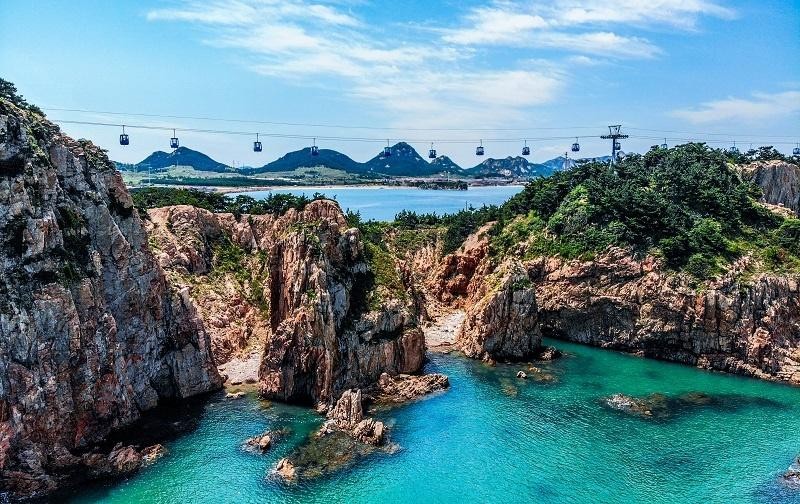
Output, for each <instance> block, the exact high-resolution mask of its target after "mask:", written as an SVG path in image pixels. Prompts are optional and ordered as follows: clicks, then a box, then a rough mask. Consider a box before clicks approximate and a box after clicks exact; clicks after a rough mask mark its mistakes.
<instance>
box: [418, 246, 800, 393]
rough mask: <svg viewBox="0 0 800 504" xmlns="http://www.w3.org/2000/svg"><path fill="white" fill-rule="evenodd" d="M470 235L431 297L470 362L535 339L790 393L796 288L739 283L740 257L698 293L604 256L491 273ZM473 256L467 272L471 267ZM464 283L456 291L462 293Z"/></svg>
mask: <svg viewBox="0 0 800 504" xmlns="http://www.w3.org/2000/svg"><path fill="white" fill-rule="evenodd" d="M482 250H488V243H487V242H486V239H485V238H484V239H483V240H481V239H480V238H478V237H477V236H473V237H472V238H471V239H470V240H469V241H468V246H466V247H464V249H462V250H459V251H458V252H456V253H455V254H452V255H450V256H447V257H445V258H443V259H442V261H441V266H440V267H439V269H438V270H437V275H436V281H435V282H433V283H432V284H431V285H429V288H430V289H431V290H432V291H433V293H434V297H436V298H438V299H441V300H442V301H444V302H445V303H446V304H448V305H449V306H450V308H451V309H452V308H463V309H464V310H465V319H464V324H463V326H462V327H461V329H460V330H459V332H458V334H457V339H456V344H457V345H458V346H459V347H460V348H461V350H462V351H464V353H465V354H466V355H468V356H470V357H474V358H481V359H503V360H516V359H523V358H528V357H529V356H531V355H532V354H535V353H536V352H537V351H538V347H539V345H540V342H541V335H542V334H544V335H545V336H552V337H556V338H561V339H567V340H571V341H576V342H580V343H586V344H590V345H596V346H601V347H605V348H614V349H618V350H624V351H628V352H634V353H637V354H640V355H643V356H647V357H652V358H658V359H664V360H670V361H675V362H681V363H685V364H689V365H693V366H699V367H703V368H709V369H716V370H720V371H727V372H731V373H737V374H744V375H750V376H755V377H759V378H763V379H769V380H777V381H787V382H790V383H794V384H800V290H798V285H800V279H799V278H798V277H797V276H796V275H795V276H792V275H784V276H780V275H761V276H759V277H757V278H755V279H753V280H750V281H748V282H747V283H742V282H741V281H740V280H739V279H738V278H740V273H741V272H742V271H743V270H744V268H745V267H746V263H747V261H748V259H747V258H743V259H741V260H740V261H737V263H735V264H733V265H732V266H731V268H730V271H729V273H728V274H727V275H726V276H724V277H722V278H720V279H717V280H714V281H711V282H706V283H704V284H703V285H701V286H700V287H699V288H698V287H697V286H693V285H692V284H691V281H690V279H689V278H688V277H686V276H684V275H676V274H675V273H672V272H669V271H664V270H662V269H661V267H660V265H659V264H658V262H657V261H656V260H655V258H653V257H645V258H644V259H641V260H637V259H634V258H633V257H631V255H630V254H629V253H628V252H627V251H625V250H622V249H610V250H608V251H607V252H606V253H605V254H602V255H600V256H599V257H597V258H596V259H595V260H593V261H565V260H563V259H559V258H539V259H536V260H532V261H522V260H519V259H516V258H514V257H510V258H505V259H503V260H502V261H501V260H498V259H495V261H497V262H499V265H497V266H493V264H492V258H490V257H488V256H487V255H486V254H485V253H484V254H481V253H480V251H482ZM478 257H480V259H479V260H478V262H477V265H476V264H475V260H476V258H478ZM459 279H464V281H466V285H463V283H462V281H461V280H459Z"/></svg>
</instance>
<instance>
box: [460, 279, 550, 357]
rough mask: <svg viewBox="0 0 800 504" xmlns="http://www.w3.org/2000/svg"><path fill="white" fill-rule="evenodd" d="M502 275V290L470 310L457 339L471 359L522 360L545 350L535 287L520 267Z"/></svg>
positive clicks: (474, 305) (498, 289)
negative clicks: (542, 347) (541, 347)
mask: <svg viewBox="0 0 800 504" xmlns="http://www.w3.org/2000/svg"><path fill="white" fill-rule="evenodd" d="M500 275H502V279H501V283H500V286H499V287H498V288H497V289H493V290H490V291H489V292H488V293H486V294H485V295H484V296H483V297H482V298H481V299H480V300H478V302H477V303H475V304H473V305H471V306H469V308H468V309H467V315H466V318H465V320H464V324H463V325H462V326H461V330H460V331H459V332H458V334H457V336H456V344H457V345H458V346H459V347H460V348H461V349H462V351H463V352H464V354H465V355H467V356H468V357H473V358H481V359H504V360H522V359H525V358H527V357H530V356H531V355H533V354H534V353H535V352H536V351H537V350H538V349H539V347H540V346H541V342H542V333H541V330H540V329H539V317H538V315H537V306H536V292H535V290H534V289H533V286H532V285H531V283H530V281H529V280H528V278H527V276H526V275H525V273H524V272H520V271H518V270H517V268H516V267H513V266H512V267H510V268H509V270H508V271H506V272H501V273H500Z"/></svg>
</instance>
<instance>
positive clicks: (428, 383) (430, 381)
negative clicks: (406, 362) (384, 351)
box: [375, 373, 450, 404]
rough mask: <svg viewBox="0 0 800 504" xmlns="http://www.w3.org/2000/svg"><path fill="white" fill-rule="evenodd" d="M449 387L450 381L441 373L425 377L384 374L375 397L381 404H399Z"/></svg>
mask: <svg viewBox="0 0 800 504" xmlns="http://www.w3.org/2000/svg"><path fill="white" fill-rule="evenodd" d="M449 386H450V380H449V379H448V378H447V376H445V375H443V374H439V373H430V374H424V375H406V374H401V375H397V376H390V375H389V374H387V373H383V374H382V375H381V377H380V379H379V380H378V384H377V390H376V391H375V395H376V400H377V402H379V403H384V404H392V403H394V404H399V403H404V402H407V401H411V400H413V399H416V398H418V397H422V396H424V395H427V394H430V393H432V392H435V391H437V390H444V389H446V388H448V387H449Z"/></svg>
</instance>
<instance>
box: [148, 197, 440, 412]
mask: <svg viewBox="0 0 800 504" xmlns="http://www.w3.org/2000/svg"><path fill="white" fill-rule="evenodd" d="M149 215H150V220H151V224H150V226H151V234H152V236H153V242H154V243H153V244H154V246H155V247H156V249H157V250H159V252H158V256H159V258H160V260H161V262H162V264H163V265H164V267H165V268H166V269H167V270H168V271H170V275H171V277H172V278H173V280H174V281H175V282H176V283H177V284H180V285H185V286H187V287H188V288H189V290H190V292H191V296H192V297H193V298H194V299H195V300H196V302H197V304H198V305H199V306H200V311H201V313H203V314H204V316H205V317H206V321H207V325H208V326H209V331H210V332H211V336H212V345H213V346H214V349H215V351H216V352H218V355H220V356H222V355H224V357H220V359H221V360H224V359H225V358H228V357H230V356H233V355H236V354H237V353H239V352H241V351H242V350H244V349H247V348H252V347H257V348H260V349H263V350H262V354H263V355H262V357H261V364H260V368H261V369H260V372H259V381H260V388H261V392H262V394H263V395H264V396H265V397H268V398H274V399H280V400H284V401H290V402H299V403H307V404H317V405H319V404H322V405H331V404H333V402H334V401H335V400H336V399H337V398H338V396H339V395H340V394H341V393H342V392H343V391H344V390H346V389H349V388H358V387H364V386H367V385H371V384H372V383H374V382H376V381H377V380H378V378H379V377H380V375H381V373H384V372H388V373H390V374H397V373H413V372H416V371H419V370H420V369H421V368H422V364H423V362H424V356H425V345H424V338H423V335H422V332H421V331H420V329H419V328H418V327H417V314H416V311H415V309H414V307H413V303H410V302H408V301H406V300H402V299H394V298H391V297H388V298H386V299H382V300H380V302H373V301H370V299H371V293H372V292H373V291H375V290H376V289H377V287H376V286H375V275H374V272H373V271H372V269H371V267H370V265H369V263H368V261H367V257H366V255H367V254H366V253H365V250H364V245H363V243H362V239H361V236H360V234H359V231H358V230H357V229H355V228H351V229H348V226H347V223H346V222H345V219H344V215H343V213H342V211H341V209H340V208H339V207H338V205H337V204H336V203H335V202H332V201H325V200H319V201H314V202H312V203H310V204H309V205H307V206H306V207H305V208H304V209H303V210H300V211H298V210H294V209H292V210H289V211H288V212H287V213H285V214H283V215H281V216H274V215H269V214H268V215H241V216H238V218H237V217H236V216H234V215H232V214H214V213H211V212H208V211H206V210H202V209H197V208H194V207H187V206H175V207H166V208H161V209H155V210H151V211H150V214H149ZM385 266H386V267H388V268H391V269H394V268H395V265H394V264H387V265H385ZM400 288H401V289H402V286H401V287H400Z"/></svg>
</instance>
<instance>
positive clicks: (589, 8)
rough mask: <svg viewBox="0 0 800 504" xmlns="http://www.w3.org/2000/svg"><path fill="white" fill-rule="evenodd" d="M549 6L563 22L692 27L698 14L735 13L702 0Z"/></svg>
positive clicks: (583, 0) (580, 1) (574, 0)
mask: <svg viewBox="0 0 800 504" xmlns="http://www.w3.org/2000/svg"><path fill="white" fill-rule="evenodd" d="M548 10H549V11H550V12H551V14H552V16H553V18H554V20H555V21H554V22H556V23H558V24H561V25H565V26H574V25H583V24H620V23H621V24H635V25H667V26H672V27H675V28H681V29H693V28H694V27H695V25H696V24H697V21H698V19H699V18H700V16H714V17H718V18H723V19H730V18H733V17H734V16H735V12H734V11H733V10H732V9H730V8H727V7H724V6H722V5H720V4H719V3H717V2H711V1H705V0H648V1H646V2H645V1H642V0H616V1H615V2H608V1H604V0H558V1H556V2H554V5H552V6H551V7H550V8H549V9H548Z"/></svg>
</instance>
